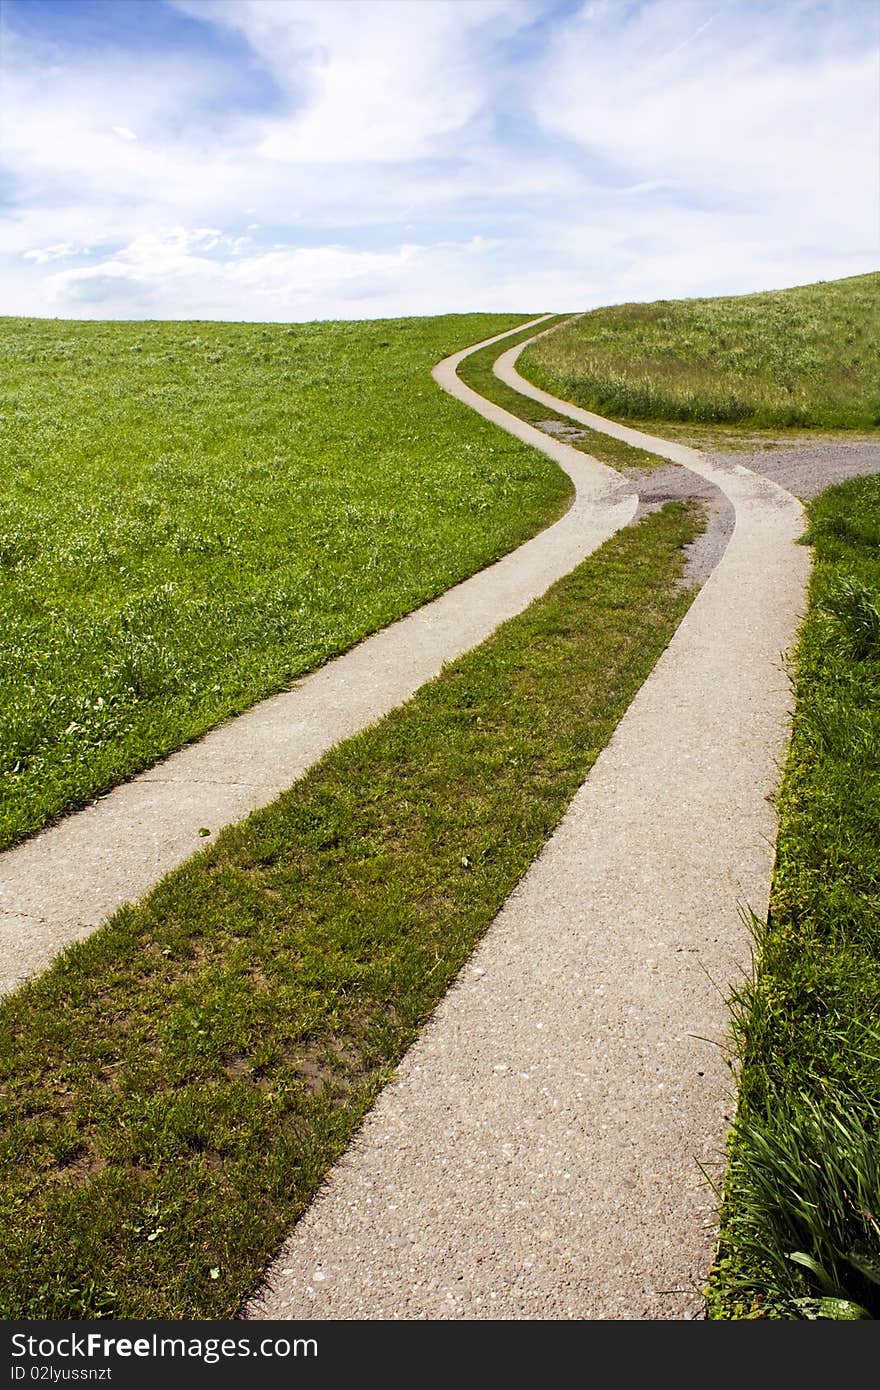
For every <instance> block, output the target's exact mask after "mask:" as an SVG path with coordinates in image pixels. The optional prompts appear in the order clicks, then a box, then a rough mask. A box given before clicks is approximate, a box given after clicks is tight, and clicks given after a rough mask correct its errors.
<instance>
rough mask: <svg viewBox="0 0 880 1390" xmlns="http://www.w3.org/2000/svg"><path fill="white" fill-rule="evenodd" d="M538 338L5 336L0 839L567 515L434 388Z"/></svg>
mask: <svg viewBox="0 0 880 1390" xmlns="http://www.w3.org/2000/svg"><path fill="white" fill-rule="evenodd" d="M519 321H520V319H519V317H518V316H516V315H499V314H495V315H486V314H466V315H450V316H446V317H442V318H433V319H400V320H391V321H384V322H372V323H360V324H358V323H345V324H342V323H313V324H295V325H285V324H276V325H259V324H219V323H71V322H62V321H57V320H35V319H6V320H2V321H0V364H2V371H0V380H2V385H0V450H2V455H3V459H4V467H3V474H2V479H0V624H2V630H3V634H4V641H3V643H2V646H0V692H2V694H0V845H3V844H8V843H10V842H11V841H13V840H15V839H16V838H17V837H19V836H21V835H22V834H24V833H27V832H28V831H32V830H34V829H36V828H38V827H39V826H41V825H43V824H45V823H46V822H47V821H49V820H50V819H51V818H52V817H54V816H57V815H58V814H59V813H61V812H63V811H65V810H66V809H69V808H71V807H73V806H75V805H78V804H82V803H83V802H85V801H87V800H88V799H89V798H91V797H92V796H94V795H95V794H96V793H98V792H100V791H103V790H105V789H106V788H108V787H109V786H112V785H114V784H115V783H117V782H119V781H120V780H122V779H123V778H125V777H126V776H129V775H130V774H132V773H133V772H135V771H137V770H138V769H140V768H142V767H144V766H146V765H148V764H149V763H151V762H153V761H155V759H156V758H157V757H159V756H160V755H161V754H164V753H167V752H168V751H170V750H171V749H173V748H174V747H178V746H180V745H181V744H182V743H184V742H185V741H186V740H187V739H190V738H193V737H195V736H197V735H199V734H201V733H203V732H204V731H205V730H206V729H208V728H210V727H211V726H212V725H214V724H216V723H217V722H218V721H219V720H221V719H222V718H224V717H225V716H227V715H230V714H232V713H234V712H236V711H238V710H241V709H242V708H244V707H246V706H247V705H249V704H251V703H253V701H255V700H257V699H259V698H260V697H262V696H264V695H267V694H269V693H270V692H272V691H275V690H278V689H281V688H283V687H284V686H287V685H289V684H290V682H291V681H292V680H293V679H294V678H295V677H297V676H299V675H301V674H302V673H303V672H305V671H307V670H309V669H311V668H314V667H315V666H318V665H319V664H321V663H322V662H323V661H325V660H327V658H328V657H331V656H332V655H334V654H335V653H337V652H339V651H341V650H344V649H345V648H347V647H349V646H351V645H352V644H353V643H354V642H356V641H358V640H359V639H360V638H362V637H363V636H364V635H366V634H367V633H369V632H371V631H374V630H376V629H378V628H380V627H383V626H384V625H385V624H386V623H388V622H390V621H392V620H393V619H394V618H397V617H399V616H400V615H401V614H403V613H406V612H408V611H410V610H411V609H412V608H414V607H416V606H417V605H418V604H420V603H422V602H424V601H425V600H427V599H430V598H431V597H433V596H434V595H436V594H437V593H439V592H441V591H442V590H443V589H445V588H447V587H448V586H449V585H450V584H452V583H454V582H456V581H457V580H460V579H462V578H464V577H466V576H467V575H469V574H472V573H473V572H475V571H476V570H478V569H480V568H481V567H482V566H484V565H486V564H487V563H489V562H491V561H492V560H494V559H495V558H497V557H498V556H500V555H502V554H504V553H505V552H506V551H508V550H511V549H512V548H513V547H515V546H517V545H519V544H520V543H521V542H522V541H523V540H525V539H526V538H527V537H528V536H530V535H532V534H533V533H534V532H536V531H537V530H539V529H540V528H541V527H542V526H544V525H546V524H547V523H548V522H549V521H550V520H552V519H553V518H554V517H556V516H557V515H559V513H560V512H561V511H562V510H564V507H565V505H566V502H567V499H568V497H569V496H570V484H569V481H568V479H567V478H566V477H564V475H563V474H562V473H561V472H560V470H559V469H557V468H556V466H555V465H554V464H553V463H551V462H550V461H549V460H548V459H546V458H544V457H543V456H542V455H539V454H538V453H536V452H534V451H532V450H530V449H527V448H526V447H525V446H524V445H522V444H519V443H518V442H517V441H515V440H513V439H510V438H508V437H507V436H505V435H504V434H503V433H502V432H501V431H500V430H497V429H495V428H494V427H493V426H491V425H489V424H487V423H486V422H485V421H483V420H481V419H479V418H478V417H477V416H476V415H475V414H474V413H473V412H472V411H470V410H468V409H467V408H466V407H464V406H462V405H460V404H459V403H458V402H456V401H453V400H451V399H450V398H449V397H447V396H445V395H444V394H443V393H442V392H441V391H440V390H439V388H438V387H437V386H435V385H434V383H433V382H432V380H431V378H430V368H431V366H432V365H433V363H435V362H436V361H438V360H439V359H440V358H441V357H443V356H445V355H446V354H448V353H450V352H453V351H455V350H456V349H458V348H461V347H464V346H466V345H468V344H470V343H473V342H475V341H478V340H479V339H480V338H482V337H486V336H488V335H490V334H492V333H498V332H501V331H503V330H504V329H505V328H508V327H511V326H513V325H514V324H515V323H517V322H519Z"/></svg>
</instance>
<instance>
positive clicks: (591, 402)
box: [520, 274, 880, 429]
mask: <svg viewBox="0 0 880 1390" xmlns="http://www.w3.org/2000/svg"><path fill="white" fill-rule="evenodd" d="M878 342H880V274H873V275H859V276H854V277H852V278H850V279H847V280H836V281H831V282H828V283H820V284H817V285H804V286H802V287H799V288H797V289H791V290H777V291H773V292H770V293H766V294H750V295H742V296H738V297H736V298H720V299H683V300H674V301H667V300H661V301H658V302H657V303H653V304H621V305H616V306H614V307H612V308H607V309H597V310H595V311H593V312H592V313H588V314H586V315H584V316H583V317H582V318H580V319H578V320H577V321H576V322H574V323H572V324H570V325H569V326H567V327H565V328H562V329H560V331H559V332H558V333H554V334H552V335H551V336H550V337H548V338H545V339H543V340H542V341H541V342H539V343H536V344H535V345H534V346H533V347H531V348H528V349H527V350H526V352H525V353H524V354H523V356H522V357H521V358H520V371H521V372H522V374H523V375H524V376H526V377H528V379H529V380H531V381H533V382H534V383H535V384H536V385H538V386H542V387H544V388H545V390H548V391H551V392H553V393H554V394H555V395H557V396H561V397H562V398H563V399H564V400H570V401H574V402H576V403H577V404H579V405H582V406H585V407H586V408H587V409H590V410H595V411H597V412H599V413H600V414H605V415H610V416H613V417H619V418H621V419H631V420H637V421H638V420H644V421H651V420H669V421H696V422H701V423H714V424H737V423H741V424H751V425H754V426H769V427H776V426H800V427H805V428H812V427H820V428H829V429H830V428H845V429H873V428H875V427H876V426H877V425H878V424H880V377H878V372H877V352H878Z"/></svg>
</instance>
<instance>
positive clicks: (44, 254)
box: [22, 241, 77, 265]
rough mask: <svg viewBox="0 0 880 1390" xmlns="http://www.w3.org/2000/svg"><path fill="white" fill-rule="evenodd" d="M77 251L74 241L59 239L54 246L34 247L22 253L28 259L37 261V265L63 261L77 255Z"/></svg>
mask: <svg viewBox="0 0 880 1390" xmlns="http://www.w3.org/2000/svg"><path fill="white" fill-rule="evenodd" d="M76 251H77V248H76V246H75V245H74V244H73V242H72V241H58V242H56V243H55V245H54V246H40V247H34V248H33V249H32V250H30V251H24V252H23V253H22V254H23V255H24V258H25V260H26V261H35V262H36V264H37V265H46V264H47V263H48V262H49V261H63V260H66V259H67V258H68V257H69V256H75V255H76Z"/></svg>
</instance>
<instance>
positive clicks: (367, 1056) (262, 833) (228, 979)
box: [0, 504, 702, 1318]
mask: <svg viewBox="0 0 880 1390" xmlns="http://www.w3.org/2000/svg"><path fill="white" fill-rule="evenodd" d="M701 525H702V521H701V518H700V515H699V513H698V511H697V509H694V508H690V507H687V506H683V505H682V504H674V505H672V506H668V507H666V508H664V510H663V511H661V512H658V513H654V514H652V515H650V516H647V517H645V518H644V519H643V520H642V521H641V522H640V523H639V525H637V526H632V527H627V528H625V529H624V530H622V531H621V532H620V533H619V534H618V535H616V536H614V537H613V538H612V539H611V540H610V541H608V542H607V544H606V545H604V546H603V547H602V548H601V550H599V551H597V553H596V554H595V556H592V557H590V558H589V559H587V560H586V561H585V562H584V563H583V564H581V565H580V566H579V567H578V568H577V569H576V570H574V571H573V572H572V573H571V574H570V575H567V576H566V577H565V578H564V579H562V580H561V581H560V582H559V583H558V584H556V585H555V586H554V587H553V588H552V589H551V590H550V591H549V592H548V593H547V594H546V595H545V596H544V597H543V598H542V599H539V600H538V601H537V602H536V603H534V604H533V605H532V606H531V607H530V608H529V609H527V610H526V612H524V613H522V614H520V615H519V616H518V617H516V618H514V619H512V620H511V621H510V622H508V623H506V624H504V625H503V626H502V627H501V628H499V630H498V631H497V632H496V633H495V634H494V635H493V636H492V637H491V638H490V639H489V640H488V641H487V642H485V643H484V644H483V645H482V646H481V647H478V648H476V649H475V650H474V651H473V652H471V653H469V654H468V655H467V656H465V657H463V658H462V659H460V660H458V661H456V662H454V663H452V664H451V665H450V666H448V667H447V668H446V669H445V671H444V672H443V673H442V675H441V676H440V677H439V678H438V679H437V680H435V681H433V682H431V683H430V684H428V685H426V686H424V687H423V688H422V690H420V691H419V692H418V694H417V695H416V696H415V697H414V698H413V699H412V700H411V701H410V702H409V703H408V704H406V705H405V706H403V707H402V708H400V709H398V710H395V711H393V712H392V713H391V714H390V715H388V716H387V718H386V719H384V720H383V721H382V722H381V723H379V724H377V725H375V726H374V727H373V728H370V729H367V730H365V731H364V732H363V733H361V734H359V735H358V736H357V737H356V738H353V739H349V740H347V741H346V742H344V743H342V744H340V745H338V747H336V748H334V749H332V750H331V751H330V752H329V753H328V754H327V755H326V756H325V757H324V758H323V759H322V761H321V762H320V763H318V764H317V765H316V766H315V767H314V768H312V769H311V771H310V772H309V773H308V774H307V775H306V776H305V777H303V778H301V779H300V780H299V781H298V782H297V783H296V784H295V785H294V786H293V787H292V788H291V789H290V791H288V792H287V793H285V794H284V795H283V796H282V797H280V798H279V799H278V800H277V801H276V802H275V803H274V804H273V805H271V806H269V807H267V808H266V809H264V810H262V811H260V812H258V813H257V814H255V815H254V816H252V817H250V818H249V819H248V820H247V821H245V822H243V823H242V824H241V825H239V826H234V827H230V828H229V829H228V830H226V831H224V832H223V833H222V834H221V835H219V836H218V838H217V842H216V844H214V845H212V846H211V848H210V849H208V850H207V851H206V852H204V853H202V854H200V855H197V856H195V857H194V858H193V859H191V860H190V861H189V862H188V863H187V864H185V865H183V866H181V868H180V869H178V870H177V871H175V872H174V873H173V874H171V875H169V877H168V878H167V879H166V880H164V881H163V882H162V883H161V884H159V885H158V886H157V887H156V888H155V890H154V891H153V892H152V893H151V894H150V895H149V896H148V897H147V898H146V899H145V900H144V902H142V903H141V904H139V905H138V906H137V907H130V908H124V909H123V910H121V911H120V912H118V913H117V914H116V915H115V917H114V918H113V919H112V920H111V921H110V922H109V923H108V924H107V925H105V926H104V927H102V928H101V929H100V930H98V931H96V932H95V933H94V934H93V935H92V936H91V937H89V938H88V939H87V940H86V941H84V942H81V943H80V944H78V945H76V946H73V947H72V948H70V949H69V950H68V951H67V952H65V953H64V954H63V955H62V956H61V957H59V958H58V959H57V960H56V961H55V963H54V964H53V965H52V967H51V968H50V969H49V970H48V971H46V972H45V974H43V975H41V976H40V977H39V978H37V979H35V980H33V981H32V982H30V983H29V984H27V985H25V986H24V987H23V988H22V989H20V990H19V991H18V992H17V993H16V994H15V995H13V996H11V997H9V998H7V999H5V1000H4V1001H2V1003H0V1207H2V1211H3V1221H2V1222H0V1316H3V1317H6V1318H15V1317H34V1318H37V1317H39V1318H71V1317H74V1318H76V1317H89V1318H92V1317H138V1318H149V1317H153V1318H163V1317H165V1318H180V1317H197V1318H216V1317H229V1316H233V1315H234V1314H235V1313H236V1311H237V1310H238V1309H239V1307H240V1305H241V1303H242V1301H243V1300H244V1299H245V1297H246V1296H247V1295H248V1293H249V1292H250V1291H251V1290H252V1289H253V1287H254V1285H255V1283H256V1282H257V1281H258V1279H259V1278H260V1276H261V1274H262V1272H263V1270H264V1268H265V1266H266V1263H267V1261H268V1260H269V1259H270V1257H271V1256H272V1255H273V1253H274V1252H275V1250H276V1249H277V1246H278V1244H279V1242H280V1241H281V1240H282V1239H283V1237H284V1236H285V1234H286V1233H287V1231H288V1230H289V1228H290V1226H291V1224H292V1223H293V1221H294V1220H295V1219H296V1218H297V1217H298V1216H299V1215H300V1213H301V1212H302V1211H303V1210H304V1208H305V1207H306V1205H307V1203H308V1201H309V1200H310V1198H311V1196H312V1195H313V1193H314V1192H315V1190H316V1188H317V1187H318V1185H319V1184H320V1182H321V1179H322V1177H323V1175H324V1173H325V1172H326V1170H327V1167H328V1166H329V1165H330V1163H332V1162H333V1160H334V1159H336V1158H337V1157H338V1156H339V1154H340V1153H341V1152H342V1151H343V1149H344V1148H345V1146H346V1144H347V1142H348V1140H349V1139H350V1137H351V1135H352V1133H353V1132H354V1130H355V1129H356V1128H357V1126H358V1124H359V1123H360V1121H361V1119H362V1117H363V1115H364V1113H365V1111H366V1110H367V1109H368V1107H369V1106H370V1104H371V1103H372V1100H373V1099H374V1097H375V1095H376V1094H377V1092H378V1091H379V1089H380V1088H381V1086H382V1085H383V1084H384V1083H385V1082H386V1081H387V1079H388V1077H389V1075H390V1073H391V1071H392V1069H393V1066H394V1065H395V1063H396V1062H397V1061H398V1060H399V1058H400V1057H401V1056H402V1054H403V1053H404V1051H405V1050H406V1048H407V1047H408V1045H409V1044H410V1042H411V1041H412V1040H413V1038H414V1037H415V1036H416V1034H417V1033H418V1031H419V1029H420V1027H421V1025H422V1024H423V1023H424V1021H425V1019H426V1017H427V1016H428V1015H429V1014H430V1012H431V1010H432V1009H433V1008H434V1006H435V1005H436V1003H437V1001H438V1000H439V999H440V998H441V997H442V995H443V993H444V992H445V990H446V988H447V986H448V985H449V983H450V981H451V980H452V979H453V978H454V976H455V974H456V973H457V971H458V970H459V969H460V968H461V966H462V965H463V964H464V962H465V961H466V959H467V958H468V956H469V955H470V953H471V951H472V949H473V947H474V945H475V944H476V941H477V940H478V939H479V937H480V935H481V934H482V933H483V932H484V931H485V929H486V928H487V927H488V926H489V924H490V923H491V921H492V919H493V917H494V916H495V914H496V913H497V911H498V910H499V908H500V907H501V906H502V904H503V903H504V901H505V900H506V898H507V897H508V895H509V893H510V891H511V889H512V888H513V886H514V884H515V883H516V882H517V880H518V879H519V878H520V876H521V875H522V874H523V873H524V872H525V871H526V870H527V868H528V867H529V864H530V863H531V861H532V859H533V858H534V856H535V855H536V854H537V852H538V851H539V849H540V848H541V846H542V844H543V843H544V840H545V839H546V837H547V836H548V834H549V833H550V831H551V830H552V829H553V827H554V826H555V824H556V823H557V821H558V820H559V817H560V816H561V815H562V813H563V811H564V810H565V807H566V805H567V803H568V801H569V799H570V798H571V796H572V795H573V794H574V792H575V791H576V790H577V788H578V786H579V785H580V784H581V782H582V781H583V780H584V778H585V776H586V775H587V773H588V771H589V769H590V767H591V766H592V764H593V762H594V761H595V759H596V757H597V755H598V753H599V751H600V749H601V748H602V747H603V745H604V744H605V743H606V742H607V740H608V738H609V737H610V736H611V734H612V732H613V730H614V727H615V724H616V723H617V721H618V720H619V719H620V717H621V716H622V715H623V713H624V712H625V710H626V708H627V706H628V705H629V703H630V701H631V700H632V698H633V696H634V694H635V692H636V691H637V689H638V688H639V686H640V685H641V683H642V681H643V680H644V679H645V677H646V676H647V674H648V672H649V671H650V669H651V667H652V665H653V664H654V662H655V661H656V659H657V657H658V656H659V655H660V653H661V652H662V651H663V648H664V647H665V645H666V643H667V642H668V641H669V638H670V637H671V636H672V634H673V632H674V631H675V628H676V626H677V625H678V622H679V621H680V619H681V617H682V616H683V614H684V612H685V611H686V609H687V607H688V605H689V603H690V601H691V599H692V597H693V591H692V590H688V589H685V588H684V587H683V586H682V584H681V574H682V570H683V565H684V554H683V549H682V547H683V546H684V545H685V544H686V543H688V542H689V541H691V540H692V539H693V538H694V536H695V535H696V534H697V533H698V532H699V531H700V529H701Z"/></svg>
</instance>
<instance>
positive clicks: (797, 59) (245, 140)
mask: <svg viewBox="0 0 880 1390" xmlns="http://www.w3.org/2000/svg"><path fill="white" fill-rule="evenodd" d="M0 14H2V34H0V37H2V47H0V77H2V81H0V98H2V126H0V197H2V201H3V204H4V208H3V212H4V216H3V218H2V220H0V313H5V314H38V315H50V316H64V317H84V318H107V317H122V318H228V319H257V320H260V319H311V318H328V317H333V318H337V317H338V318H372V317H377V316H382V315H386V314H427V313H438V312H444V311H459V310H468V309H498V310H516V311H520V310H521V311H523V312H530V311H536V312H537V311H540V310H545V309H547V310H549V309H557V310H567V309H578V308H583V307H590V306H593V305H597V304H603V303H613V302H619V301H622V300H633V299H650V298H657V297H661V296H668V297H672V296H682V295H694V294H711V293H719V292H738V291H748V290H754V289H764V288H771V287H777V286H783V285H792V284H799V283H805V282H807V281H810V280H817V279H831V278H834V277H836V276H841V275H851V274H857V273H859V272H862V271H867V270H874V269H877V268H880V228H878V221H880V191H878V150H880V140H878V106H880V98H878V87H880V84H878V17H880V6H878V4H877V3H875V0H604V2H603V0H593V3H583V0H577V2H576V3H575V0H0Z"/></svg>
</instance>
